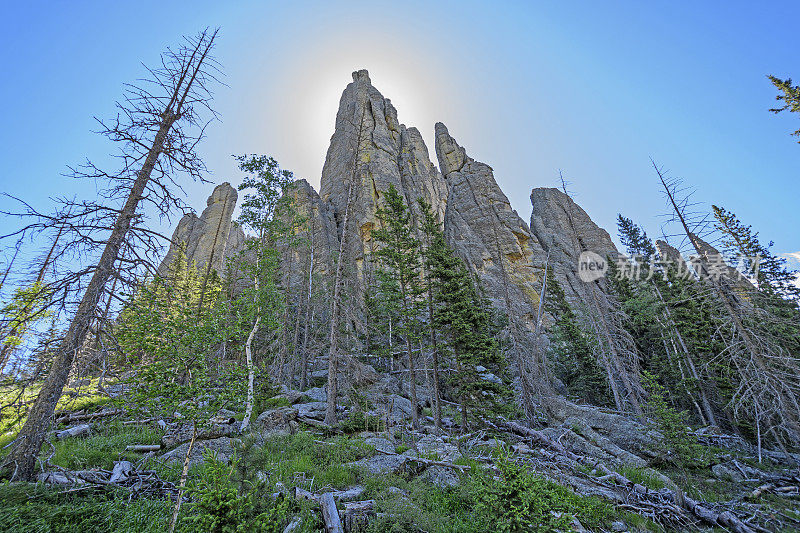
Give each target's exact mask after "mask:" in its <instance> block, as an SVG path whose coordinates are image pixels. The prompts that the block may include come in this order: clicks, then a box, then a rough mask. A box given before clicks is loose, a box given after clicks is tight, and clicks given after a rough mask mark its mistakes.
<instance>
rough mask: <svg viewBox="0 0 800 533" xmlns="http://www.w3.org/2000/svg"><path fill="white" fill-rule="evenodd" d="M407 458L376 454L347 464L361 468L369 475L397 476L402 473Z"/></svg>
mask: <svg viewBox="0 0 800 533" xmlns="http://www.w3.org/2000/svg"><path fill="white" fill-rule="evenodd" d="M408 461H409V458H408V457H406V456H403V455H384V454H378V455H373V456H372V457H366V458H364V459H361V460H359V461H355V462H352V463H347V465H348V466H352V467H356V468H363V469H364V470H366V471H367V472H369V473H370V474H374V475H380V474H399V473H401V472H403V470H404V469H405V468H406V465H407V463H408Z"/></svg>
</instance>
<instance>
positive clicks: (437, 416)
mask: <svg viewBox="0 0 800 533" xmlns="http://www.w3.org/2000/svg"><path fill="white" fill-rule="evenodd" d="M425 276H426V277H427V273H426V275H425ZM427 293H428V322H429V324H430V337H431V346H432V348H433V398H434V401H435V402H436V403H435V404H434V411H433V423H434V425H435V426H436V427H437V428H438V429H442V401H441V396H440V392H439V345H438V343H437V342H436V327H435V325H434V323H433V296H432V295H431V288H430V286H429V287H428V291H427Z"/></svg>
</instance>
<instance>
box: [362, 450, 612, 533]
mask: <svg viewBox="0 0 800 533" xmlns="http://www.w3.org/2000/svg"><path fill="white" fill-rule="evenodd" d="M497 466H498V470H499V471H494V470H485V471H481V470H478V468H477V465H475V466H473V470H472V473H471V474H470V475H469V476H468V477H466V478H465V479H463V480H462V483H460V484H459V485H458V486H456V487H453V488H450V489H440V488H437V487H434V486H432V485H430V484H428V483H424V482H422V481H421V480H419V479H417V480H414V481H412V482H408V483H405V484H403V483H400V484H399V486H401V487H404V489H403V490H404V492H402V493H399V492H398V491H397V490H396V489H394V490H393V491H390V490H391V487H388V486H385V485H386V484H385V483H381V482H379V481H374V482H372V483H370V481H369V480H367V482H366V483H365V485H366V486H367V489H368V491H369V493H370V497H376V499H377V500H378V502H379V505H380V506H382V508H381V509H379V510H380V511H387V513H386V515H384V516H383V517H381V518H378V519H376V520H374V521H373V522H372V523H371V524H370V526H369V528H368V531H370V532H374V533H379V532H380V533H386V532H394V531H398V532H399V531H416V530H423V531H435V532H439V533H445V532H447V533H456V532H458V533H483V532H493V533H494V532H497V531H500V532H509V533H512V532H523V531H524V532H550V531H555V530H560V531H571V530H572V520H573V517H576V518H578V519H579V520H580V521H581V523H582V524H583V525H584V526H587V527H589V528H599V527H601V526H602V525H604V524H605V523H606V522H608V521H609V519H610V518H611V517H612V516H614V514H613V510H612V508H611V507H610V506H609V505H608V504H606V503H603V502H601V501H600V500H599V499H597V498H584V497H581V496H579V495H576V494H575V493H573V492H572V491H571V490H569V489H567V488H565V487H562V486H560V485H557V484H555V483H553V482H551V481H548V480H546V479H544V478H542V477H540V476H537V475H536V474H534V473H533V472H532V471H530V469H529V468H528V467H527V466H526V465H524V464H521V463H516V462H514V461H513V460H512V459H511V458H510V456H508V455H507V454H506V453H505V452H501V453H500V457H499V458H498V461H497ZM398 482H400V480H398V479H395V480H394V481H392V482H391V484H392V485H393V486H398Z"/></svg>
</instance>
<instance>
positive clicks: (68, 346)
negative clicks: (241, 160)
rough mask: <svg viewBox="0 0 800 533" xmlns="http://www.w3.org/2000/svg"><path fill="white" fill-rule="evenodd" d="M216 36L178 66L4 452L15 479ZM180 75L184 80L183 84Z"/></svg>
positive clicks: (30, 470) (28, 471) (47, 420)
mask: <svg viewBox="0 0 800 533" xmlns="http://www.w3.org/2000/svg"><path fill="white" fill-rule="evenodd" d="M215 37H216V32H215V33H214V34H213V35H212V36H211V37H210V39H208V40H206V39H205V37H204V38H203V39H201V40H200V41H199V42H198V43H197V45H196V47H195V49H194V50H193V51H192V55H191V57H190V58H189V60H188V63H186V70H185V71H184V72H181V78H180V81H179V82H177V85H176V86H175V88H174V92H173V94H172V98H171V99H170V101H169V102H168V103H167V105H166V108H165V109H164V111H163V113H162V114H161V123H160V125H159V129H158V132H157V133H156V135H155V138H154V139H153V142H152V144H151V145H150V148H149V149H148V151H147V157H146V158H145V161H144V163H143V165H142V168H141V169H140V170H139V171H138V173H137V175H136V179H135V180H134V182H133V185H132V186H131V190H130V193H129V194H128V197H127V200H126V202H125V204H124V206H123V207H122V209H121V210H120V212H119V215H117V219H116V221H115V223H114V226H113V229H112V231H111V235H110V236H109V238H108V241H106V245H105V248H104V250H103V253H102V255H101V256H100V260H99V261H98V263H97V266H96V268H95V270H94V274H93V275H92V278H91V280H90V282H89V285H88V286H87V288H86V292H85V293H84V295H83V298H82V299H81V302H80V304H79V305H78V309H77V311H76V313H75V316H74V317H73V319H72V322H71V323H70V326H69V329H68V330H67V333H66V335H65V336H64V338H63V340H62V341H61V343H60V345H59V347H58V349H57V351H56V355H55V360H54V361H53V365H52V367H51V369H50V372H49V373H48V375H47V378H46V379H45V381H44V383H43V384H42V388H41V391H40V392H39V396H38V397H37V398H36V401H35V402H34V404H33V407H32V408H31V411H30V413H29V414H28V418H27V420H26V421H25V425H24V426H23V428H22V430H21V431H20V433H19V436H18V437H17V442H16V445H15V446H14V449H13V450H12V451H11V453H9V454H8V456H7V457H6V460H5V461H4V463H3V468H2V470H3V471H4V472H10V473H11V476H12V478H14V479H21V480H30V479H32V478H33V475H34V470H35V467H36V457H37V456H38V455H39V451H40V450H41V447H42V443H43V442H44V439H45V436H46V435H47V430H48V428H49V427H50V424H51V421H52V417H53V412H54V411H55V407H56V404H57V403H58V400H59V398H61V393H62V391H63V389H64V385H65V384H66V382H67V379H68V377H69V372H70V369H71V368H72V363H73V361H74V359H75V356H76V354H77V353H78V351H79V350H80V348H81V346H83V343H84V341H85V339H86V335H87V333H88V331H89V326H90V324H91V322H92V318H93V317H94V314H95V309H96V307H97V304H98V302H99V301H100V297H101V295H102V293H103V291H104V289H105V285H106V282H107V281H108V279H109V278H110V277H111V274H112V271H113V269H114V263H115V262H116V261H117V258H118V257H119V252H120V249H121V247H122V245H123V243H124V242H125V238H126V235H127V233H128V230H129V229H130V228H131V224H132V221H133V219H134V217H136V210H137V207H138V205H139V202H140V201H141V200H142V197H143V194H144V191H145V187H146V186H147V184H148V182H149V181H150V178H151V176H152V173H153V169H154V168H155V165H156V162H157V160H158V158H159V156H160V155H161V153H162V152H163V151H164V142H165V140H166V138H167V135H168V133H169V131H170V129H172V126H173V125H174V124H175V122H177V121H178V120H179V119H180V117H181V112H182V106H183V103H184V101H185V99H186V97H187V95H189V91H190V90H191V87H192V83H193V81H194V80H195V77H196V76H197V75H198V73H201V72H202V70H201V69H202V64H203V61H204V59H205V58H206V55H207V54H208V52H209V51H210V50H211V47H212V45H213V42H214V39H215ZM196 54H197V55H200V57H199V58H198V59H197V60H196V61H195V59H194V57H195V55H196ZM184 81H186V84H185V85H184Z"/></svg>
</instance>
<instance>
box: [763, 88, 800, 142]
mask: <svg viewBox="0 0 800 533" xmlns="http://www.w3.org/2000/svg"><path fill="white" fill-rule="evenodd" d="M767 77H768V78H769V81H771V82H772V84H773V85H774V86H775V87H776V88H777V89H778V91H780V93H779V94H778V95H777V96H776V97H775V99H776V100H778V101H779V102H783V105H781V106H780V107H776V108H773V109H770V111H772V112H773V113H776V114H777V113H780V112H781V111H789V112H791V113H800V86H798V85H794V86H792V80H791V78H789V79H786V80H782V79H780V78H776V77H775V76H767ZM792 135H795V136H800V129H798V130H797V131H795V132H794V133H792ZM797 142H798V143H800V141H797Z"/></svg>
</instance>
